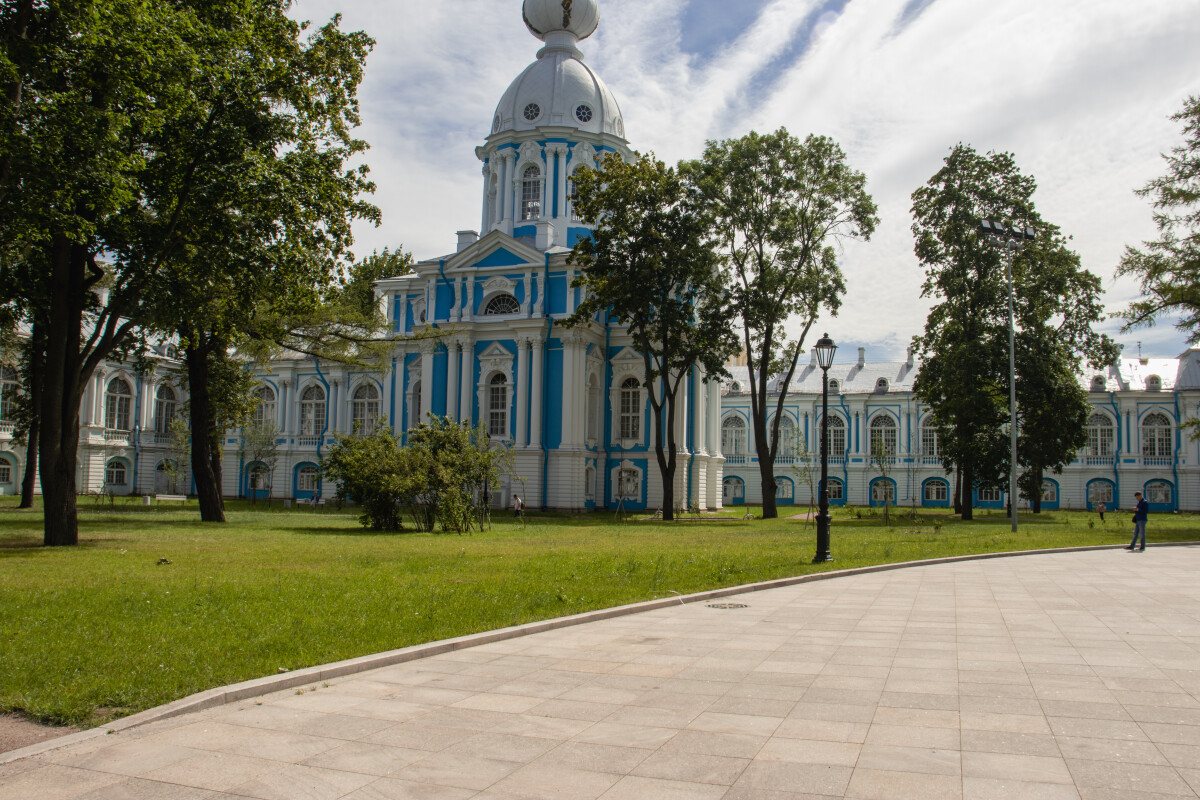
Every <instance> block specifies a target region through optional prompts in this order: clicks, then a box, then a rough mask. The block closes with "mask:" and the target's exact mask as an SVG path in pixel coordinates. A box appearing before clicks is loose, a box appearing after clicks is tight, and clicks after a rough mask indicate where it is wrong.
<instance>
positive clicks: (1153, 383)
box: [1146, 375, 1162, 392]
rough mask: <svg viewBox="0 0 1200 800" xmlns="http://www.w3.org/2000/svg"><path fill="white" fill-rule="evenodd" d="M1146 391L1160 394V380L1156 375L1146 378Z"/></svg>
mask: <svg viewBox="0 0 1200 800" xmlns="http://www.w3.org/2000/svg"><path fill="white" fill-rule="evenodd" d="M1146 391H1147V392H1161V391H1162V378H1160V377H1158V376H1157V375H1151V376H1150V377H1149V378H1146Z"/></svg>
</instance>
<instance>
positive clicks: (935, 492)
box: [925, 481, 948, 503]
mask: <svg viewBox="0 0 1200 800" xmlns="http://www.w3.org/2000/svg"><path fill="white" fill-rule="evenodd" d="M947 493H948V489H947V486H946V484H945V483H943V482H942V481H933V482H932V483H927V484H925V499H926V500H927V501H929V502H931V503H944V502H946V497H947Z"/></svg>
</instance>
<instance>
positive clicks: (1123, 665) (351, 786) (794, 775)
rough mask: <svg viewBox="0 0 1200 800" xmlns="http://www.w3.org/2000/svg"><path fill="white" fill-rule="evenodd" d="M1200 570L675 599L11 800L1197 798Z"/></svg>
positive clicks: (381, 683)
mask: <svg viewBox="0 0 1200 800" xmlns="http://www.w3.org/2000/svg"><path fill="white" fill-rule="evenodd" d="M1198 575H1200V547H1157V548H1151V549H1150V550H1149V551H1147V552H1146V553H1142V554H1138V553H1128V552H1125V551H1123V550H1102V551H1088V552H1074V553H1058V554H1045V555H1034V556H1022V557H1012V558H997V559H987V560H979V561H965V562H957V563H944V564H936V565H930V566H920V567H910V568H903V569H898V570H892V571H886V572H877V573H872V574H866V575H854V576H846V577H838V578H834V579H831V580H826V581H819V582H812V583H805V584H800V585H796V586H790V587H787V588H781V589H770V590H767V591H759V592H747V593H744V594H740V595H736V596H732V597H724V598H721V599H719V600H712V601H706V602H698V603H690V604H686V605H682V604H681V605H677V606H672V607H670V608H666V609H659V610H655V611H649V612H646V613H640V614H633V615H629V616H623V617H618V618H614V619H607V620H602V621H597V622H589V623H587V624H583V625H578V626H574V627H568V628H562V629H559V630H555V631H550V632H546V633H538V634H534V635H530V636H525V637H520V638H514V639H509V640H506V641H502V642H496V643H491V644H485V645H481V646H478V647H473V648H467V649H463V650H459V651H456V652H452V653H446V654H442V655H437V656H433V657H429V658H426V659H421V660H418V661H413V662H410V663H406V664H400V665H396V666H390V667H386V668H383V669H377V670H373V671H370V672H364V673H360V674H357V675H353V676H350V677H346V678H342V679H337V680H332V681H329V682H327V685H323V684H320V683H318V684H314V685H311V686H309V687H305V688H303V689H300V690H297V689H290V690H288V691H283V692H277V693H275V694H270V695H266V696H263V697H259V698H256V699H252V700H246V701H244V702H241V703H238V704H231V705H226V706H222V707H219V708H215V709H210V710H208V711H203V712H199V713H194V714H187V715H184V716H180V717H176V718H173V719H168V720H163V721H159V722H154V723H151V724H149V725H145V726H141V727H137V728H133V729H130V730H127V731H124V732H120V733H115V734H111V735H102V736H96V737H93V738H91V739H88V740H86V741H83V742H77V743H75V744H73V745H71V746H69V747H64V748H60V749H57V750H52V751H49V752H46V753H42V754H40V755H36V756H33V757H30V758H25V759H22V760H19V761H15V762H12V763H9V764H5V765H0V797H4V798H7V800H24V798H38V800H66V798H72V800H75V799H76V798H87V800H118V799H119V800H132V799H133V798H138V799H139V800H142V799H146V800H149V799H150V798H161V799H162V800H168V799H169V800H216V799H217V798H227V797H255V798H264V799H266V800H325V799H326V798H328V799H329V800H332V799H333V798H345V799H346V800H400V799H401V798H405V799H407V798H421V799H422V800H458V799H459V798H464V799H465V798H478V799H479V800H484V799H485V798H488V799H490V800H516V798H563V799H564V800H568V799H569V800H576V799H578V800H593V799H594V798H603V800H627V799H630V798H647V799H649V800H683V799H684V798H688V799H691V798H697V799H702V800H707V799H709V798H711V800H719V798H725V800H735V798H736V799H737V800H784V799H785V798H788V799H789V800H800V798H804V799H805V800H813V799H815V798H833V797H854V798H887V799H888V800H903V798H920V800H938V798H968V799H969V800H984V799H985V798H986V799H990V798H1021V799H1022V800H1059V798H1083V799H1084V800H1118V799H1119V800H1150V799H1151V798H1157V799H1162V798H1179V797H1196V796H1197V794H1198V793H1200V703H1198V702H1197V697H1198V696H1200V581H1197V576H1198Z"/></svg>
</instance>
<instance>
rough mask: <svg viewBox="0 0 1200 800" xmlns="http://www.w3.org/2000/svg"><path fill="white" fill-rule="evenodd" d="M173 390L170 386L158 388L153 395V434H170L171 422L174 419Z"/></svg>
mask: <svg viewBox="0 0 1200 800" xmlns="http://www.w3.org/2000/svg"><path fill="white" fill-rule="evenodd" d="M175 403H176V398H175V390H174V389H172V388H171V387H170V386H165V385H164V386H160V387H158V392H156V393H155V395H154V432H155V433H170V432H171V421H172V420H174V419H175V409H176V405H175Z"/></svg>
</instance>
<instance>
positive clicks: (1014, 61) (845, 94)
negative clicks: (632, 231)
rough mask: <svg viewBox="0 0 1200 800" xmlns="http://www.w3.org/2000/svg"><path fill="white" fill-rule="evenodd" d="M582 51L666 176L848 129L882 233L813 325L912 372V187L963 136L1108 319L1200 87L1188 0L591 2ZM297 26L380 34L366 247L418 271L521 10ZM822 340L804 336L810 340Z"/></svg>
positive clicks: (470, 222)
mask: <svg viewBox="0 0 1200 800" xmlns="http://www.w3.org/2000/svg"><path fill="white" fill-rule="evenodd" d="M598 2H599V7H600V27H599V29H598V30H597V32H596V33H595V34H594V35H593V36H591V37H590V38H588V39H586V40H584V41H583V42H582V43H581V45H580V49H582V50H583V52H584V55H585V61H586V62H587V63H588V64H589V65H591V66H592V68H593V69H594V70H595V71H596V72H597V74H598V75H599V76H600V77H601V78H602V79H603V80H604V81H605V83H607V84H608V86H609V88H610V89H611V90H612V91H613V92H614V94H615V95H616V97H617V100H618V102H619V104H620V106H621V111H622V114H623V117H624V120H625V130H626V135H627V137H628V139H629V142H630V145H631V147H633V148H634V149H635V150H638V151H640V152H653V153H654V154H655V155H657V157H658V158H660V159H662V160H664V161H667V162H668V163H674V162H676V161H679V160H681V159H690V158H696V157H698V156H699V155H700V154H701V152H702V151H703V148H704V144H705V142H706V141H709V140H719V139H725V138H731V137H739V136H742V135H744V134H745V133H747V132H749V131H751V130H758V131H760V132H766V131H773V130H776V129H778V128H779V127H787V129H788V130H789V131H790V132H791V133H793V134H795V135H797V136H799V137H800V138H803V137H804V136H806V135H808V134H809V133H815V134H821V135H826V136H830V137H832V138H833V139H834V140H836V141H837V142H838V143H839V144H840V145H841V146H842V148H843V149H844V150H845V152H846V155H847V161H848V163H849V164H850V165H851V166H852V167H854V168H855V169H857V170H859V171H861V172H863V173H864V174H865V175H866V176H867V191H868V192H869V193H870V194H871V195H872V196H873V197H874V199H875V201H876V203H877V204H878V206H879V216H880V218H881V223H880V225H879V227H878V229H877V230H876V232H875V234H874V235H873V236H872V237H871V240H870V241H869V242H849V243H847V244H845V245H844V246H843V247H842V248H841V262H842V269H843V271H844V273H845V275H846V279H847V285H848V289H847V293H846V296H845V298H844V300H843V305H842V309H841V311H840V313H839V314H838V316H837V317H826V318H823V319H821V320H820V321H819V322H818V323H817V328H818V329H819V330H818V331H814V335H813V336H810V338H811V339H813V340H814V341H815V336H819V335H820V333H821V332H825V331H827V332H828V333H829V335H830V336H832V337H833V338H834V340H835V341H836V342H837V343H838V346H839V349H842V348H845V349H844V350H843V353H840V354H839V360H841V357H842V356H843V354H844V355H845V357H850V354H852V353H853V352H854V351H853V348H856V347H866V348H867V358H868V359H869V360H899V359H902V358H903V357H904V353H905V349H906V347H907V346H908V345H909V343H910V342H911V340H912V337H913V336H914V335H917V334H919V333H921V331H922V329H923V327H924V323H925V317H926V314H927V312H928V310H929V307H930V305H931V304H932V303H933V302H934V299H933V298H923V297H922V296H921V284H922V282H923V278H924V273H923V271H922V269H921V266H920V264H919V263H918V262H917V260H916V258H915V256H914V255H913V247H912V245H913V241H912V234H911V225H912V219H911V216H910V214H909V207H910V205H911V201H910V196H911V194H912V192H913V191H914V190H915V189H917V188H918V187H919V186H921V185H922V184H923V183H925V182H926V181H927V180H928V179H929V178H930V177H931V176H932V175H933V174H934V173H935V172H937V170H938V169H939V168H940V166H941V164H942V161H943V159H944V158H945V156H946V155H947V153H948V152H949V150H950V148H951V147H953V146H954V145H955V144H956V143H959V142H963V143H966V144H969V145H971V146H972V147H974V148H975V149H976V150H978V151H980V152H988V151H1007V152H1011V153H1013V154H1014V156H1015V157H1016V160H1017V163H1018V165H1019V166H1020V168H1021V169H1022V171H1023V172H1025V173H1026V174H1030V175H1033V176H1034V177H1035V178H1036V179H1037V181H1038V191H1037V193H1036V194H1035V196H1034V200H1035V203H1036V204H1037V206H1038V209H1039V211H1040V212H1041V214H1042V216H1043V218H1045V219H1047V220H1048V221H1050V222H1052V223H1054V224H1056V225H1058V226H1059V227H1060V228H1062V229H1063V231H1064V233H1066V234H1067V235H1069V236H1071V237H1072V242H1071V245H1072V247H1073V248H1074V249H1075V250H1076V251H1077V252H1078V253H1079V254H1080V256H1081V257H1082V259H1083V264H1084V266H1085V267H1086V268H1087V269H1089V270H1091V271H1092V272H1093V273H1095V274H1096V275H1098V276H1099V277H1100V278H1101V279H1102V280H1103V282H1104V286H1105V298H1104V299H1105V307H1106V309H1107V311H1108V312H1109V313H1112V314H1115V313H1116V312H1118V311H1119V310H1120V309H1122V308H1123V307H1125V306H1126V305H1127V304H1128V303H1129V302H1130V301H1131V300H1132V299H1134V298H1136V297H1137V295H1138V285H1137V282H1136V281H1135V280H1134V279H1133V278H1129V277H1126V278H1122V279H1120V280H1117V279H1116V278H1115V276H1114V273H1115V270H1116V267H1117V264H1118V262H1119V260H1120V256H1121V253H1122V252H1123V251H1124V248H1125V247H1126V245H1137V244H1138V243H1140V242H1142V241H1144V240H1146V239H1150V238H1154V236H1155V233H1156V231H1155V228H1154V224H1153V221H1152V219H1151V209H1150V206H1149V204H1148V203H1147V201H1146V200H1143V199H1142V198H1139V197H1137V196H1136V195H1135V194H1134V190H1135V189H1137V188H1139V187H1141V186H1143V185H1145V184H1146V182H1147V181H1149V180H1150V179H1152V178H1154V177H1156V176H1159V175H1162V174H1163V173H1164V171H1165V164H1164V162H1163V159H1162V154H1163V153H1165V152H1168V151H1169V150H1170V149H1171V148H1172V147H1176V146H1178V145H1180V144H1182V142H1183V135H1182V129H1181V126H1180V124H1179V123H1177V122H1173V121H1172V120H1171V119H1170V116H1171V115H1172V114H1174V113H1176V112H1178V111H1179V110H1180V109H1181V108H1182V105H1183V102H1184V100H1185V98H1187V97H1188V96H1189V95H1197V94H1200V47H1198V46H1197V45H1196V43H1197V42H1200V3H1198V2H1196V0H1143V2H1129V0H989V1H988V2H983V0H598ZM292 13H293V15H294V16H296V17H297V18H301V19H308V20H312V21H313V22H314V24H322V23H324V22H326V21H328V19H329V18H330V17H332V16H333V15H334V14H341V15H342V26H343V28H345V29H347V30H365V31H366V32H367V33H369V34H370V35H371V36H372V37H374V38H375V40H376V45H375V48H374V51H373V52H372V54H371V56H370V58H369V60H368V62H367V70H366V77H365V79H364V81H363V84H362V86H361V89H360V102H361V107H362V118H363V125H362V128H361V129H360V130H359V132H358V135H359V136H360V137H361V138H364V139H366V140H367V141H368V142H369V143H370V145H371V150H370V151H369V153H368V154H367V157H366V162H367V163H368V164H369V165H370V167H371V174H372V177H373V179H374V181H375V182H376V184H377V190H376V193H375V195H374V198H373V201H374V202H375V204H376V205H378V206H379V207H380V209H381V210H382V212H383V223H382V225H381V226H380V227H378V228H375V227H372V226H370V225H366V224H364V225H359V226H358V227H357V228H356V245H355V253H356V254H357V255H359V256H362V255H366V254H368V253H369V252H370V251H372V250H375V249H379V250H381V249H383V248H384V247H390V248H392V249H393V250H394V249H396V248H403V249H405V250H409V251H411V252H412V253H413V254H414V255H415V256H416V257H417V258H418V259H424V258H430V257H435V256H438V255H442V254H445V253H449V252H453V250H454V249H455V242H456V237H455V232H456V231H458V230H464V229H477V228H478V227H479V224H480V215H481V202H482V189H483V186H482V175H481V172H480V169H481V164H480V162H479V161H478V159H477V158H476V156H475V147H476V146H478V145H480V144H482V143H483V141H484V139H485V138H486V136H487V135H488V133H489V130H490V125H491V120H492V116H493V113H494V110H495V106H496V104H497V103H498V102H499V100H500V98H501V96H502V95H503V94H504V91H505V89H506V88H507V87H508V85H509V84H510V83H511V82H512V81H513V80H514V79H515V78H516V77H517V76H518V75H519V74H520V73H521V71H522V70H523V69H524V68H525V67H526V66H527V65H528V64H529V63H531V62H532V61H533V60H534V59H535V55H536V53H537V50H538V48H539V47H540V45H541V43H540V42H539V41H537V40H536V39H535V38H534V37H533V36H532V35H531V34H530V33H529V32H528V31H527V30H526V28H525V25H524V23H523V22H522V19H521V3H520V0H457V2H453V3H451V2H445V0H440V1H435V2H427V0H295V4H294V7H293V11H292ZM1173 322H1174V320H1171V319H1166V320H1163V321H1161V323H1160V324H1159V325H1157V326H1155V327H1153V328H1143V329H1140V330H1136V331H1131V332H1128V333H1121V332H1120V327H1121V323H1120V321H1119V320H1116V319H1109V320H1107V321H1106V322H1105V323H1103V325H1102V328H1103V329H1104V330H1105V331H1106V332H1109V333H1110V334H1111V335H1113V336H1114V338H1116V339H1117V341H1118V342H1120V343H1121V344H1123V345H1125V354H1126V355H1127V356H1129V355H1133V354H1136V353H1137V352H1138V350H1139V347H1140V349H1141V352H1143V353H1144V354H1146V355H1156V356H1175V355H1178V354H1179V353H1180V352H1182V351H1183V350H1184V349H1185V348H1186V347H1187V343H1186V337H1185V335H1184V334H1183V333H1181V332H1180V331H1178V330H1176V329H1175V327H1174V324H1173ZM811 344H812V341H809V342H807V343H806V346H811Z"/></svg>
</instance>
